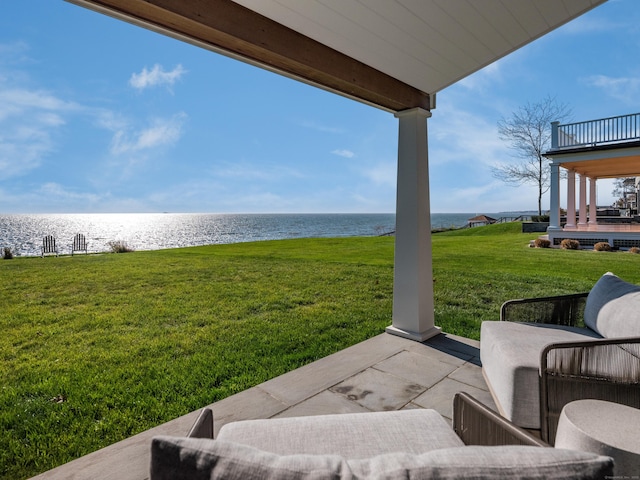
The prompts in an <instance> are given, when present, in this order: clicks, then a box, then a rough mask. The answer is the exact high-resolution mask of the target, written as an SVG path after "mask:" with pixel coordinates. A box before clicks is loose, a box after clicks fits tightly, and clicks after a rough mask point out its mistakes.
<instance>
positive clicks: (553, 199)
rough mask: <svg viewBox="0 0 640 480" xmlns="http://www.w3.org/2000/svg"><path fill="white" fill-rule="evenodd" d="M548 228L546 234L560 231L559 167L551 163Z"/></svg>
mask: <svg viewBox="0 0 640 480" xmlns="http://www.w3.org/2000/svg"><path fill="white" fill-rule="evenodd" d="M550 167H551V178H550V183H551V184H550V192H549V226H548V227H547V232H549V231H553V230H560V165H558V164H557V163H554V162H551V165H550Z"/></svg>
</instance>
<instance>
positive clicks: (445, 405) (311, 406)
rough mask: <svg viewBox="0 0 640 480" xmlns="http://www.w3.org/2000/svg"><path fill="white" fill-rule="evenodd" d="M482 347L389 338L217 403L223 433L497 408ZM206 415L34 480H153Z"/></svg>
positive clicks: (453, 340) (453, 339) (447, 338)
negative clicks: (159, 454)
mask: <svg viewBox="0 0 640 480" xmlns="http://www.w3.org/2000/svg"><path fill="white" fill-rule="evenodd" d="M479 347H480V344H479V342H477V341H475V340H469V339H466V338H462V337H457V336H453V335H447V334H441V335H437V336H435V337H433V338H431V339H429V340H427V341H425V342H423V343H419V342H416V341H413V340H407V339H404V338H401V337H397V336H394V335H390V334H387V333H383V334H381V335H378V336H376V337H373V338H371V339H369V340H366V341H364V342H362V343H359V344H357V345H354V346H352V347H349V348H347V349H345V350H342V351H340V352H338V353H335V354H333V355H330V356H328V357H325V358H322V359H320V360H317V361H315V362H313V363H311V364H309V365H306V366H304V367H301V368H299V369H297V370H294V371H292V372H289V373H287V374H285V375H281V376H279V377H276V378H274V379H272V380H269V381H267V382H265V383H262V384H260V385H258V386H256V387H254V388H251V389H249V390H245V391H244V392H241V393H238V394H236V395H233V396H231V397H228V398H226V399H224V400H221V401H219V402H216V403H214V404H212V405H210V407H211V408H212V410H213V414H214V418H215V432H216V434H217V432H218V430H219V429H220V428H221V427H222V425H224V424H225V423H229V422H233V421H237V420H246V419H256V418H273V417H292V416H305V415H321V414H330V413H355V412H367V411H385V410H402V409H410V408H432V409H435V410H436V411H438V412H439V413H440V414H441V415H443V416H444V417H445V418H447V419H449V420H450V419H451V416H452V401H453V396H454V394H455V393H457V392H460V391H464V392H468V393H470V394H471V395H473V396H474V397H476V398H477V399H478V400H480V401H481V402H483V403H485V404H486V405H488V406H490V407H492V408H494V409H495V403H494V402H493V399H492V398H491V395H490V393H489V391H488V388H487V385H486V383H485V381H484V379H483V377H482V371H481V367H480V348H479ZM204 406H205V405H203V407H204ZM198 413H199V411H195V412H191V413H189V414H187V415H184V416H182V417H180V418H177V419H175V420H172V421H170V422H167V423H165V424H162V425H159V426H157V427H155V428H152V429H150V430H147V431H145V432H142V433H140V434H138V435H135V436H133V437H131V438H128V439H126V440H123V441H121V442H118V443H115V444H113V445H110V446H109V447H106V448H104V449H102V450H99V451H97V452H94V453H91V454H89V455H86V456H84V457H82V458H79V459H77V460H74V461H72V462H70V463H67V464H65V465H62V466H60V467H58V468H55V469H53V470H50V471H48V472H45V473H43V474H41V475H38V476H37V477H34V478H37V479H49V480H50V479H69V478H73V479H136V480H141V479H145V478H148V475H149V461H150V444H151V438H152V437H153V436H154V435H174V436H184V435H186V434H187V432H188V430H189V428H190V427H191V425H192V424H193V422H194V421H195V420H196V417H197V416H198Z"/></svg>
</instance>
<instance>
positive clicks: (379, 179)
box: [362, 159, 398, 189]
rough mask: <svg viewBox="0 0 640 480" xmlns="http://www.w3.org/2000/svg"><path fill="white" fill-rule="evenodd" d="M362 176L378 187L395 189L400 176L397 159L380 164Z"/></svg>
mask: <svg viewBox="0 0 640 480" xmlns="http://www.w3.org/2000/svg"><path fill="white" fill-rule="evenodd" d="M362 174H363V175H364V176H365V177H366V178H368V179H369V180H371V181H372V182H373V183H374V184H376V185H381V186H386V187H390V188H392V189H395V188H396V177H397V175H398V166H397V162H396V160H395V159H394V160H393V161H389V162H379V163H378V164H377V165H375V166H373V167H371V168H369V169H368V170H365V171H363V172H362Z"/></svg>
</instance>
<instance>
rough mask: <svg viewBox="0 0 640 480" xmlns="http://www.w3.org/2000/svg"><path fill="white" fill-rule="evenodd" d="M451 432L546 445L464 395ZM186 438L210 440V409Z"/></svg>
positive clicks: (468, 441) (490, 441) (490, 442)
mask: <svg viewBox="0 0 640 480" xmlns="http://www.w3.org/2000/svg"><path fill="white" fill-rule="evenodd" d="M453 430H454V432H455V433H456V434H457V435H458V437H460V439H461V440H462V441H463V442H464V444H465V445H487V446H495V445H532V446H536V447H548V446H549V445H548V444H546V443H545V442H543V441H542V440H540V439H539V438H537V437H534V436H533V435H531V434H530V433H529V432H527V431H526V430H523V429H522V428H520V427H517V426H516V425H514V424H513V423H511V422H510V421H509V420H507V419H505V418H503V417H501V416H500V415H498V414H497V413H496V412H494V411H493V410H491V409H489V408H488V407H487V406H485V405H484V404H482V403H480V402H479V401H478V400H476V399H475V398H473V397H472V396H471V395H469V394H468V393H464V392H460V393H456V395H455V397H454V398H453ZM187 436H189V437H194V438H213V413H212V412H211V409H210V408H204V409H202V410H201V411H200V414H199V415H198V418H197V419H196V421H195V423H194V424H193V426H192V427H191V430H190V431H189V433H188V435H187Z"/></svg>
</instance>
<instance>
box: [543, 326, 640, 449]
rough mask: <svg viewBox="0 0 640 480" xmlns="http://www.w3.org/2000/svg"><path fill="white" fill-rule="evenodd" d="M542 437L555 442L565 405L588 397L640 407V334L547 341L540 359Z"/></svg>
mask: <svg viewBox="0 0 640 480" xmlns="http://www.w3.org/2000/svg"><path fill="white" fill-rule="evenodd" d="M540 396H541V398H540V415H541V425H542V438H543V439H545V440H546V441H548V442H549V443H554V440H555V435H556V430H557V426H558V420H559V418H560V413H561V412H562V408H563V407H564V406H565V405H566V404H567V403H569V402H572V401H574V400H580V399H585V398H593V399H599V400H607V401H610V402H615V403H621V404H624V405H629V406H631V407H635V408H640V337H634V338H613V339H597V340H586V341H581V342H563V343H556V344H551V345H547V346H546V347H545V348H544V350H543V351H542V356H541V359H540Z"/></svg>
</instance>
